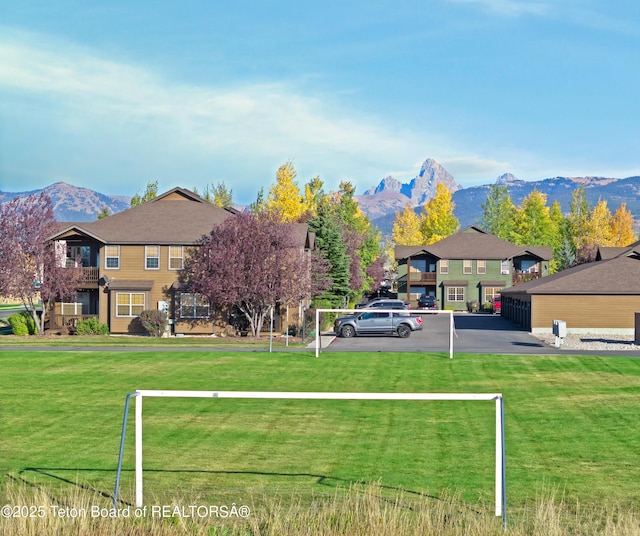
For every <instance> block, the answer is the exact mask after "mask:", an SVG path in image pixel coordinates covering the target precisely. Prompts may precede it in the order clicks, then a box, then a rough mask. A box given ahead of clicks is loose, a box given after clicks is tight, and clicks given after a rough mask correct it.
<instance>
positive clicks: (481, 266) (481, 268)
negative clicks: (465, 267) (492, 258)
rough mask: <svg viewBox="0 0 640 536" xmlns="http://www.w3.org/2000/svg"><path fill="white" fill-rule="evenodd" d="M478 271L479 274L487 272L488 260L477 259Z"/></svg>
mask: <svg viewBox="0 0 640 536" xmlns="http://www.w3.org/2000/svg"><path fill="white" fill-rule="evenodd" d="M476 273H478V274H486V273H487V261H482V260H478V261H476Z"/></svg>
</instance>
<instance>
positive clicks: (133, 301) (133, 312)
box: [116, 292, 145, 316]
mask: <svg viewBox="0 0 640 536" xmlns="http://www.w3.org/2000/svg"><path fill="white" fill-rule="evenodd" d="M144 298H145V296H144V292H118V293H116V316H139V315H140V313H141V312H142V311H144V301H145V300H144Z"/></svg>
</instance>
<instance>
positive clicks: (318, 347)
mask: <svg viewBox="0 0 640 536" xmlns="http://www.w3.org/2000/svg"><path fill="white" fill-rule="evenodd" d="M367 311H375V312H377V313H398V312H400V313H409V314H410V315H412V316H417V315H427V314H428V315H434V314H444V315H449V359H453V335H454V333H455V326H454V321H453V311H451V310H443V309H428V310H427V309H425V310H421V309H413V310H412V309H409V310H407V309H382V308H380V307H376V308H366V307H363V308H361V309H316V357H319V356H320V352H321V351H322V337H321V335H320V313H349V314H359V313H364V312H367Z"/></svg>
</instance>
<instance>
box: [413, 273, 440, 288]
mask: <svg viewBox="0 0 640 536" xmlns="http://www.w3.org/2000/svg"><path fill="white" fill-rule="evenodd" d="M409 283H420V284H423V285H435V284H436V273H435V272H409Z"/></svg>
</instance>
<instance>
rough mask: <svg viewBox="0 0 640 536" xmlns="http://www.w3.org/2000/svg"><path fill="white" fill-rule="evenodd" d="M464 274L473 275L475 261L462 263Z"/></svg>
mask: <svg viewBox="0 0 640 536" xmlns="http://www.w3.org/2000/svg"><path fill="white" fill-rule="evenodd" d="M462 273H463V274H472V273H473V261H469V260H464V261H462Z"/></svg>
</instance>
